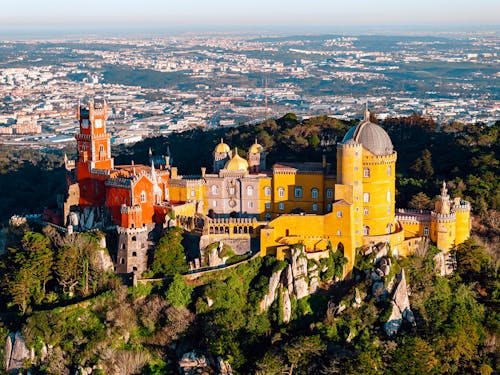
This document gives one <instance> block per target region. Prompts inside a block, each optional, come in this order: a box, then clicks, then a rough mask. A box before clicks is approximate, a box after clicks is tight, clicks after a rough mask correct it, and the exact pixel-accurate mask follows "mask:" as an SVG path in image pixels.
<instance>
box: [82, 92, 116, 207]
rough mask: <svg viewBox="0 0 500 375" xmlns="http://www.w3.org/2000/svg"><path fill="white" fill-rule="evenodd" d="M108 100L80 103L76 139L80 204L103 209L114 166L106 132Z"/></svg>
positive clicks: (108, 136)
mask: <svg viewBox="0 0 500 375" xmlns="http://www.w3.org/2000/svg"><path fill="white" fill-rule="evenodd" d="M107 117H108V116H107V105H106V101H102V102H94V101H93V100H90V101H89V104H88V106H81V105H80V103H78V109H77V118H78V122H79V125H80V131H79V133H78V134H76V136H75V138H76V141H77V147H78V158H77V161H76V179H77V181H78V184H79V185H80V205H82V206H100V205H102V204H103V203H104V201H105V198H106V194H105V188H104V181H105V180H106V179H107V176H109V171H110V170H111V169H112V168H113V167H114V165H113V159H112V158H111V146H110V138H111V136H110V135H109V134H108V133H107V132H106V119H107Z"/></svg>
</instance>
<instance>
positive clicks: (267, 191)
mask: <svg viewBox="0 0 500 375" xmlns="http://www.w3.org/2000/svg"><path fill="white" fill-rule="evenodd" d="M264 195H265V196H266V197H270V196H271V188H270V187H269V186H266V187H265V188H264Z"/></svg>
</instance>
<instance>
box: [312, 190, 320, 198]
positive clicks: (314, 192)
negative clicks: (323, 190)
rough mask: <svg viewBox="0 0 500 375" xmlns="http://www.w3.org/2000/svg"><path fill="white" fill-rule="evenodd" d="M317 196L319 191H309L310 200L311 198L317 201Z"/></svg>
mask: <svg viewBox="0 0 500 375" xmlns="http://www.w3.org/2000/svg"><path fill="white" fill-rule="evenodd" d="M318 195H319V190H318V189H316V188H313V189H312V190H311V198H312V199H318Z"/></svg>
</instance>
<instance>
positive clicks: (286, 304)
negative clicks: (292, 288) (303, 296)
mask: <svg viewBox="0 0 500 375" xmlns="http://www.w3.org/2000/svg"><path fill="white" fill-rule="evenodd" d="M281 298H282V299H283V311H282V314H283V323H289V322H290V319H291V318H292V301H291V300H290V293H289V292H288V290H287V289H285V290H282V296H281Z"/></svg>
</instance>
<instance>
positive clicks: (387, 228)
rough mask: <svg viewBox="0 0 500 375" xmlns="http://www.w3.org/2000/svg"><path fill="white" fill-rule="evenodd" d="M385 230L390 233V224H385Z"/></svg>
mask: <svg viewBox="0 0 500 375" xmlns="http://www.w3.org/2000/svg"><path fill="white" fill-rule="evenodd" d="M385 230H386V233H387V234H391V231H392V224H387V226H386V227H385Z"/></svg>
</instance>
